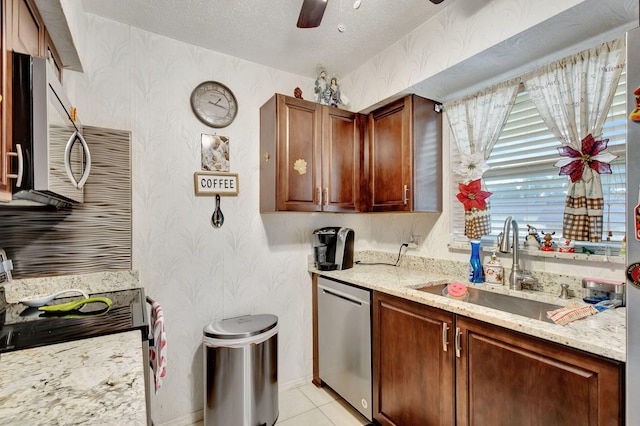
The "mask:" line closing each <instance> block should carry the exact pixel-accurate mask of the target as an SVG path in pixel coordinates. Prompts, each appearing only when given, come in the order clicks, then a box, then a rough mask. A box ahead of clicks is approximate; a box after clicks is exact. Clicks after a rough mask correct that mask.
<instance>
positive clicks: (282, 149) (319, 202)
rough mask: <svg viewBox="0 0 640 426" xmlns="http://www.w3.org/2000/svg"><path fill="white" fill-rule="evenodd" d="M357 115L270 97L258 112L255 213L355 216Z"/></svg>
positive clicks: (359, 147)
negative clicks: (258, 174)
mask: <svg viewBox="0 0 640 426" xmlns="http://www.w3.org/2000/svg"><path fill="white" fill-rule="evenodd" d="M362 125H363V120H362V118H361V117H360V115H359V114H357V113H353V112H349V111H344V110H341V109H337V108H333V107H329V106H325V105H320V104H318V103H315V102H310V101H305V100H302V99H297V98H293V97H289V96H284V95H280V94H276V95H275V96H273V97H272V98H271V99H270V100H269V101H267V102H266V103H265V104H264V105H263V106H262V107H261V108H260V155H261V161H260V211H261V212H263V213H266V212H275V211H307V212H319V211H330V212H357V211H359V210H360V173H361V172H360V170H361V158H360V157H361V152H362V144H363V139H362V132H361V127H362Z"/></svg>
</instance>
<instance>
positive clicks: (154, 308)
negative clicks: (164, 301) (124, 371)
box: [147, 297, 167, 393]
mask: <svg viewBox="0 0 640 426" xmlns="http://www.w3.org/2000/svg"><path fill="white" fill-rule="evenodd" d="M147 302H149V304H151V327H152V331H153V345H152V346H150V347H149V362H150V363H151V369H152V370H153V381H154V385H155V391H156V393H158V390H160V388H161V387H162V379H163V378H164V377H165V376H166V374H167V334H166V332H165V328H164V315H163V314H162V307H161V306H160V304H159V303H158V302H156V301H155V300H153V299H150V298H149V297H147Z"/></svg>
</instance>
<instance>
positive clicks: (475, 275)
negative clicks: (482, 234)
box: [469, 241, 484, 283]
mask: <svg viewBox="0 0 640 426" xmlns="http://www.w3.org/2000/svg"><path fill="white" fill-rule="evenodd" d="M469 263H470V264H471V267H470V268H469V281H471V282H472V283H483V282H484V271H483V269H482V260H481V259H480V241H471V259H470V260H469Z"/></svg>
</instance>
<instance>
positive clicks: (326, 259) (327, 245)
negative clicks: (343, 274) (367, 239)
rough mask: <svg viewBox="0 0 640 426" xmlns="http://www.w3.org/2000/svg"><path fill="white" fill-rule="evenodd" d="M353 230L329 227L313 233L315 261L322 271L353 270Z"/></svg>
mask: <svg viewBox="0 0 640 426" xmlns="http://www.w3.org/2000/svg"><path fill="white" fill-rule="evenodd" d="M354 238H355V233H354V232H353V229H351V228H341V227H339V226H328V227H325V228H320V229H316V230H315V231H313V260H314V262H315V264H316V268H318V269H320V270H321V271H333V270H336V269H349V268H353V240H354Z"/></svg>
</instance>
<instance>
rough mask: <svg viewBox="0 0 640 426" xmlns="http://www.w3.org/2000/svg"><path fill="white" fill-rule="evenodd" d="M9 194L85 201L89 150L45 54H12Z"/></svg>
mask: <svg viewBox="0 0 640 426" xmlns="http://www.w3.org/2000/svg"><path fill="white" fill-rule="evenodd" d="M11 69H12V105H13V106H12V135H13V139H12V141H13V148H14V153H13V154H12V170H13V171H17V173H14V174H12V176H11V177H12V178H14V181H13V185H12V194H13V195H12V198H13V200H15V201H16V203H17V204H19V205H24V204H27V205H53V206H56V207H67V206H70V205H73V204H75V203H82V202H83V201H84V185H85V183H86V181H87V178H88V177H89V172H90V171H91V153H90V152H89V146H88V145H87V142H86V141H85V139H84V138H83V136H82V126H81V125H80V123H79V121H78V120H76V117H75V111H74V110H73V109H72V108H71V103H70V102H69V100H68V99H67V97H66V95H65V93H64V91H63V88H62V84H60V81H58V78H57V77H56V75H55V73H54V71H53V70H52V69H51V66H50V65H49V63H48V61H47V60H46V59H45V58H41V57H37V56H29V55H24V54H21V53H16V52H14V53H13V54H12V65H11Z"/></svg>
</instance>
